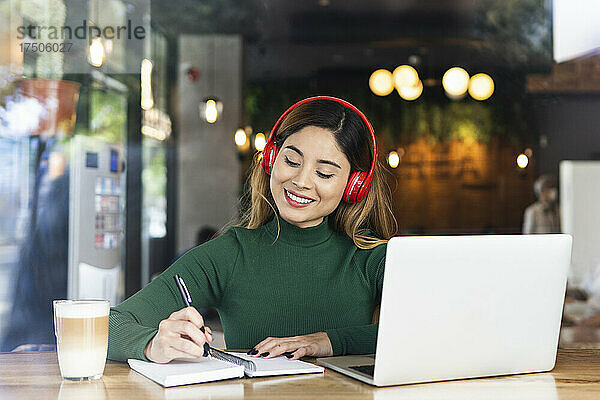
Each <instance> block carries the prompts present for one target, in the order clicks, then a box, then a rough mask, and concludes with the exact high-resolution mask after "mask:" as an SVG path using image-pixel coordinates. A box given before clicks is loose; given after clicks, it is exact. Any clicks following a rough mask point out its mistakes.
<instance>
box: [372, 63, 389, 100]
mask: <svg viewBox="0 0 600 400" xmlns="http://www.w3.org/2000/svg"><path fill="white" fill-rule="evenodd" d="M369 87H370V88H371V91H372V92H373V93H375V94H376V95H377V96H387V95H388V94H390V93H392V90H394V79H393V77H392V73H391V72H390V71H388V70H387V69H378V70H377V71H375V72H373V73H372V74H371V77H370V78H369Z"/></svg>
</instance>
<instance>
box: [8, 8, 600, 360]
mask: <svg viewBox="0 0 600 400" xmlns="http://www.w3.org/2000/svg"><path fill="white" fill-rule="evenodd" d="M579 3H581V4H583V5H582V6H575V5H573V3H571V2H569V1H567V0H554V1H550V0H481V1H476V0H437V1H436V0H419V1H416V0H407V1H392V0H372V1H363V0H306V1H288V0H244V1H234V0H200V1H197V0H169V1H163V0H102V1H100V0H47V1H38V0H12V1H9V0H0V22H1V23H0V35H1V36H2V40H1V41H0V160H1V161H0V351H3V352H11V351H17V352H18V351H39V350H44V349H46V350H48V349H50V350H52V349H53V345H54V339H53V338H54V336H53V335H54V332H53V328H52V308H51V302H52V300H53V299H61V298H83V297H87V296H91V297H101V298H106V299H109V300H110V301H111V304H112V305H117V304H119V303H120V302H121V301H123V300H124V299H126V298H128V297H129V296H131V295H132V294H134V293H136V292H137V291H139V290H140V289H141V288H143V287H145V286H146V285H147V284H148V283H149V282H151V281H152V280H153V279H154V278H156V276H158V275H159V274H160V273H161V272H163V271H164V270H165V269H166V268H167V267H168V266H169V265H171V264H172V263H173V262H174V260H176V259H177V258H178V257H180V256H181V255H182V254H183V253H185V252H186V251H187V250H189V249H191V248H193V247H195V246H197V245H200V244H202V243H204V242H206V241H208V240H210V239H212V238H213V237H215V236H216V235H218V234H219V232H220V231H221V230H222V229H223V228H224V227H226V226H230V225H231V224H235V222H236V221H237V220H238V218H239V216H240V215H241V213H242V212H243V211H244V209H245V208H246V207H248V203H247V201H246V200H245V197H244V194H245V193H246V192H247V191H248V189H249V186H248V185H249V182H248V178H249V171H250V167H251V165H252V163H253V162H254V160H255V159H257V158H258V157H261V152H262V150H263V149H264V146H265V143H266V140H267V139H268V137H269V133H270V130H271V128H272V126H273V124H274V123H275V121H276V120H277V118H278V116H279V115H281V113H282V112H283V111H284V110H285V109H286V108H287V107H288V106H289V105H291V104H293V103H295V102H296V101H298V100H300V99H303V98H306V97H310V96H316V95H328V96H335V97H338V98H342V99H345V100H347V101H349V102H351V103H352V104H354V105H356V106H357V107H358V108H359V109H361V110H362V111H363V112H364V113H365V115H366V116H367V117H368V118H369V120H370V121H371V123H372V125H373V127H374V130H375V136H376V140H377V153H378V154H377V157H378V159H379V160H381V161H382V163H383V164H384V165H385V167H386V181H387V183H388V185H389V187H390V190H391V194H392V204H390V205H389V206H390V208H391V209H392V211H393V213H394V216H395V218H396V220H397V223H398V230H397V233H396V235H399V236H440V235H520V234H535V233H561V232H562V233H569V234H571V235H572V236H573V254H572V263H571V267H570V270H569V273H568V279H569V280H568V289H567V293H566V299H565V306H564V311H563V319H562V325H561V334H560V342H559V348H562V349H569V348H599V347H600V316H599V315H600V314H598V313H599V312H600V246H598V243H597V242H598V239H597V238H598V237H599V236H598V235H600V132H598V127H599V126H600V113H599V112H598V109H599V107H600V53H599V52H600V29H599V28H598V27H597V26H598V25H597V24H594V23H593V22H592V21H593V20H592V19H589V18H588V16H591V15H594V13H596V15H597V12H599V11H600V6H598V5H596V3H595V2H589V1H588V2H579ZM585 7H587V9H586V8H585ZM586 18H588V19H586ZM536 204H537V205H538V206H539V207H538V209H537V210H538V211H535V210H534V209H533V208H530V207H535V206H536ZM539 210H541V211H539ZM536 212H537V214H535V213H536ZM534 214H535V215H534ZM540 216H541V217H540ZM538 217H540V218H541V219H542V220H543V221H542V222H540V221H536V219H537V218H538ZM536 224H537V225H536ZM415 301H419V300H418V299H415ZM203 313H205V314H206V319H207V321H208V325H209V326H211V327H213V331H214V332H215V338H216V339H215V340H217V343H219V344H220V346H222V347H225V346H226V343H225V340H224V337H223V333H222V331H221V330H220V328H219V327H220V323H219V315H218V312H217V311H216V310H214V309H203ZM32 321H38V322H35V327H36V328H35V329H26V328H24V325H27V326H30V324H31V323H32ZM514 328H515V329H516V330H518V329H519V327H514ZM32 331H33V332H32Z"/></svg>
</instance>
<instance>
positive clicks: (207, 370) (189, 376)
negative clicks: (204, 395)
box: [127, 358, 244, 387]
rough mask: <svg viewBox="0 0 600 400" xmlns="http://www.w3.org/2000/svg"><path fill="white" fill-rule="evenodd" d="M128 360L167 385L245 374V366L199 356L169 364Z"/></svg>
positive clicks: (138, 369)
mask: <svg viewBox="0 0 600 400" xmlns="http://www.w3.org/2000/svg"><path fill="white" fill-rule="evenodd" d="M127 362H128V363H129V366H130V367H131V369H133V370H134V371H137V372H139V373H140V374H142V375H144V376H145V377H147V378H149V379H152V380H153V381H154V382H156V383H158V384H161V385H163V386H165V387H170V386H179V385H188V384H192V383H201V382H210V381H218V380H222V379H230V378H241V377H243V376H244V368H243V367H241V366H239V365H235V364H230V363H228V362H224V361H219V360H215V359H210V358H197V359H193V360H191V359H190V360H189V361H184V360H175V361H171V362H170V363H167V364H157V363H153V362H146V361H141V360H135V359H129V360H127Z"/></svg>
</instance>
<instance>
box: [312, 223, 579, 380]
mask: <svg viewBox="0 0 600 400" xmlns="http://www.w3.org/2000/svg"><path fill="white" fill-rule="evenodd" d="M571 242H572V239H571V236H569V235H563V234H552V235H502V236H500V235H490V236H436V237H428V236H421V237H394V238H392V239H391V240H390V241H389V242H388V245H387V253H386V263H385V273H384V279H383V293H382V299H381V311H380V315H379V330H378V337H377V348H376V354H375V355H362V356H343V357H327V358H319V359H318V360H317V362H318V364H320V365H322V366H324V367H327V368H331V369H333V370H335V371H338V372H340V373H342V374H346V375H348V376H351V377H353V378H356V379H358V380H360V381H363V382H366V383H369V384H371V385H376V386H387V385H401V384H409V383H421V382H432V381H444V380H452V379H464V378H476V377H484V376H494V375H509V374H520V373H527V372H542V371H549V370H551V369H552V368H554V363H555V360H556V351H557V347H558V335H559V330H560V322H561V317H562V309H563V302H564V296H565V289H566V283H567V270H568V268H569V264H570V261H571Z"/></svg>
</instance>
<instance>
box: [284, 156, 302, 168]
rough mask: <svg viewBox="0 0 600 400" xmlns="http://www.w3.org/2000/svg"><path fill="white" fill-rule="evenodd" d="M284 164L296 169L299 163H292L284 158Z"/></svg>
mask: <svg viewBox="0 0 600 400" xmlns="http://www.w3.org/2000/svg"><path fill="white" fill-rule="evenodd" d="M285 163H286V164H288V165H289V166H291V167H297V166H298V165H300V164H299V163H296V162H293V161H292V160H290V159H289V158H287V156H286V157H285Z"/></svg>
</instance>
